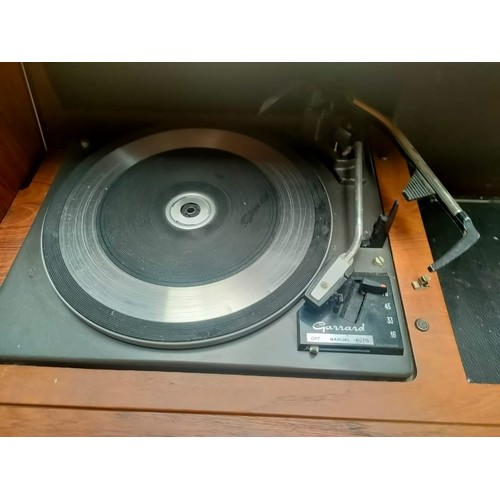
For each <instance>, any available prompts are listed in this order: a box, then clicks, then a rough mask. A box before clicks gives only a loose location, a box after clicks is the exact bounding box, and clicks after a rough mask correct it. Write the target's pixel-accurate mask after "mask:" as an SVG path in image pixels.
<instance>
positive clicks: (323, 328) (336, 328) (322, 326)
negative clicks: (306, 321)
mask: <svg viewBox="0 0 500 500" xmlns="http://www.w3.org/2000/svg"><path fill="white" fill-rule="evenodd" d="M312 327H313V328H314V329H315V330H317V331H319V332H323V333H326V332H364V331H365V324H364V323H361V325H359V326H342V325H327V324H326V323H325V322H324V321H317V322H316V323H314V325H313V326H312Z"/></svg>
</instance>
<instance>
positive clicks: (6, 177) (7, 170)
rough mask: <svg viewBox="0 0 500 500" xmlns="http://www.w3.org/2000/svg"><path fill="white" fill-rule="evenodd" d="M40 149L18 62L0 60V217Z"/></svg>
mask: <svg viewBox="0 0 500 500" xmlns="http://www.w3.org/2000/svg"><path fill="white" fill-rule="evenodd" d="M43 153H44V148H43V143H42V139H41V136H40V132H39V130H38V124H37V122H36V116H35V113H34V110H33V106H32V103H31V98H30V95H29V92H28V88H27V86H26V82H25V79H24V74H23V70H22V67H21V64H20V63H0V220H2V218H3V216H4V215H5V213H6V211H7V209H8V208H9V206H10V204H11V203H12V200H13V199H14V197H15V196H16V193H17V191H18V190H19V189H20V187H21V186H22V184H23V183H24V182H25V180H26V178H27V177H28V176H29V174H30V172H31V171H32V169H33V168H34V167H36V165H37V163H38V162H39V161H40V160H41V159H42V155H43Z"/></svg>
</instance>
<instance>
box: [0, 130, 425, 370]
mask: <svg viewBox="0 0 500 500" xmlns="http://www.w3.org/2000/svg"><path fill="white" fill-rule="evenodd" d="M363 180H364V182H363V187H362V192H363V199H364V210H363V225H364V228H366V229H368V228H370V229H371V228H372V226H373V224H374V222H375V221H376V219H377V217H378V215H379V214H380V213H381V206H380V200H379V194H378V189H377V185H376V181H375V178H374V174H373V171H372V169H371V168H370V163H369V162H365V164H364V167H363ZM354 195H355V193H354V186H353V185H352V183H350V182H341V181H340V179H339V177H338V176H336V175H334V172H333V171H332V168H331V166H330V165H327V164H326V162H325V161H323V157H322V156H321V155H316V154H314V152H312V151H305V150H304V149H303V148H302V147H300V148H296V147H294V146H293V145H291V144H290V143H288V142H286V143H285V142H284V141H281V142H280V141H277V140H276V139H274V138H273V139H270V140H268V139H267V138H266V139H263V138H262V137H261V136H258V135H255V134H247V133H241V132H234V131H229V130H217V129H194V128H193V129H175V130H167V131H163V132H158V133H154V134H150V135H146V136H143V137H138V138H135V139H133V140H127V141H125V142H121V143H117V144H114V145H112V146H109V147H107V148H105V149H103V150H100V151H99V152H97V153H94V154H92V155H90V156H88V157H87V158H85V159H84V160H83V161H79V160H76V159H75V158H71V157H69V158H68V159H67V161H66V162H65V164H64V166H63V168H62V169H61V171H60V172H59V174H58V178H57V180H56V182H55V184H54V186H53V188H52V189H51V192H50V193H49V195H48V197H47V199H46V201H45V203H44V205H43V206H42V209H41V210H40V213H39V214H38V217H37V219H36V221H35V223H34V224H33V226H32V228H31V231H30V233H29V235H28V237H27V238H26V240H25V243H24V245H23V247H22V249H21V251H20V253H19V255H18V257H17V259H16V261H15V263H14V265H13V267H12V269H11V271H10V273H9V275H8V276H7V279H6V281H5V283H4V285H3V287H2V288H1V289H0V318H2V322H1V327H0V359H1V360H2V362H5V363H12V362H14V363H26V364H49V365H64V366H92V367H101V368H106V367H107V368H134V369H158V370H177V371H198V372H218V373H226V372H227V373H243V374H262V375H267V374H274V375H291V376H312V377H349V378H368V379H387V380H406V379H410V378H412V377H413V376H414V373H415V369H414V363H413V358H412V353H411V348H410V344H409V339H408V334H407V329H406V323H405V318H404V313H403V309H402V305H401V300H400V295H399V290H398V286H397V281H396V276H395V271H394V267H393V264H392V258H391V252H390V248H389V244H388V242H387V241H386V242H385V243H383V246H382V247H381V248H370V247H369V245H366V246H365V247H362V248H360V249H359V251H358V252H357V254H356V256H355V258H354V262H353V266H352V267H353V272H352V273H351V274H350V275H349V276H348V277H346V282H345V283H344V284H343V285H342V286H341V287H339V289H338V290H337V293H335V294H333V296H332V299H331V300H329V301H328V302H327V303H326V304H324V305H322V306H321V307H313V305H311V304H310V303H306V302H305V300H304V293H305V292H306V290H307V289H308V287H310V285H311V283H312V282H313V280H314V278H315V277H316V275H318V273H320V270H321V269H322V268H323V266H324V264H325V262H329V261H330V259H332V258H334V257H336V256H338V255H340V254H342V253H343V252H345V251H346V249H347V248H348V247H349V243H350V241H351V240H352V233H353V229H352V227H353V219H354V213H353V210H352V209H351V207H353V205H354ZM346 276H347V275H346Z"/></svg>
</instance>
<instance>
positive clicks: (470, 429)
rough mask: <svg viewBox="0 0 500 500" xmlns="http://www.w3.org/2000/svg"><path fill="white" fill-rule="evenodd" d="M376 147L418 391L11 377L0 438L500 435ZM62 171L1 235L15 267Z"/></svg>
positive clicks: (28, 196)
mask: <svg viewBox="0 0 500 500" xmlns="http://www.w3.org/2000/svg"><path fill="white" fill-rule="evenodd" d="M374 147H375V151H376V157H377V158H376V169H377V174H378V177H379V183H380V186H381V191H382V199H383V202H384V205H385V206H386V207H387V208H389V207H390V205H392V202H393V200H394V199H398V200H400V203H401V206H400V210H399V214H398V216H397V218H396V220H395V222H394V225H393V228H392V231H391V238H390V241H391V247H392V250H393V254H394V259H395V264H396V269H397V274H398V281H399V285H400V289H401V294H402V299H403V303H404V307H405V312H406V319H407V323H408V326H409V331H410V337H411V342H412V346H413V350H414V354H415V360H416V365H417V370H418V373H417V376H416V378H415V380H413V381H411V382H368V381H347V380H325V379H321V380H319V379H305V378H285V377H258V376H242V375H216V374H196V373H173V372H172V373H167V372H146V371H133V370H97V369H76V368H56V367H35V366H13V365H3V366H0V405H3V406H1V407H0V433H3V434H16V433H17V434H19V435H27V434H28V435H29V434H34V435H53V434H58V433H60V434H65V433H67V434H68V435H73V434H79V435H103V434H105V435H111V434H112V435H144V434H148V433H153V434H158V435H500V386H496V385H476V384H469V383H467V381H466V379H465V375H464V371H463V369H462V365H461V362H460V357H459V353H458V350H457V347H456V344H455V340H454V337H453V332H452V329H451V326H450V321H449V318H448V314H447V311H446V306H445V303H444V299H443V296H442V292H441V288H440V285H439V279H438V277H437V275H435V274H434V275H433V276H432V281H431V286H430V287H429V288H427V289H421V290H413V288H412V287H411V281H412V280H415V279H416V278H417V277H418V276H420V275H421V274H422V273H424V272H426V268H427V266H428V264H429V263H430V262H431V261H432V256H431V252H430V249H429V245H428V242H427V239H426V236H425V231H424V228H423V224H422V221H421V218H420V213H419V210H418V206H417V204H416V202H412V203H408V202H406V201H404V200H403V199H402V196H401V191H402V189H403V187H404V186H405V185H406V183H407V181H408V178H409V174H408V169H407V166H406V163H405V161H404V160H403V159H402V157H401V156H400V155H399V153H398V152H397V150H396V149H395V148H394V147H393V146H392V145H391V144H390V143H389V142H388V141H387V140H386V139H385V138H383V137H381V136H378V135H377V136H376V137H375V142H374ZM381 158H387V159H381ZM57 163H58V159H57V158H56V159H55V160H49V161H47V162H46V163H45V164H44V165H43V168H42V169H41V170H40V172H39V175H37V177H36V179H35V182H34V183H33V184H32V186H31V187H30V188H29V189H28V190H27V191H26V192H25V193H22V194H20V197H19V198H18V199H17V200H16V202H15V203H14V204H13V206H12V208H11V211H10V213H9V218H8V219H6V220H5V222H4V223H3V224H2V225H0V255H3V254H4V253H5V246H6V245H7V247H8V248H10V252H11V253H10V255H12V254H13V253H14V250H15V249H14V247H15V244H14V243H12V242H17V243H16V244H18V243H19V242H20V240H22V238H23V237H24V235H25V233H26V228H27V227H29V225H30V224H31V222H32V220H33V216H34V212H35V210H34V209H33V207H34V205H36V204H37V203H40V202H41V198H43V195H44V193H45V191H46V189H47V180H48V179H49V178H50V176H51V175H53V173H54V171H55V169H56V167H57ZM21 196H23V197H22V198H21ZM30 203H31V204H32V205H31V207H32V209H29V208H28V209H27V208H26V206H27V205H28V206H30ZM9 221H15V225H17V226H16V227H17V228H18V229H16V228H15V227H14V228H13V227H11V226H10V224H9ZM17 233H19V234H17ZM2 235H3V236H2ZM7 235H8V237H7ZM16 235H17V236H16ZM9 245H10V247H9ZM8 267H10V264H9V261H6V262H2V263H0V268H1V269H2V271H1V272H3V273H5V271H6V270H7V268H8ZM417 318H425V319H426V320H427V321H429V323H430V330H429V331H428V332H427V333H422V332H420V331H418V330H417V329H416V328H415V327H414V322H415V320H416V319H417ZM148 429H149V430H148Z"/></svg>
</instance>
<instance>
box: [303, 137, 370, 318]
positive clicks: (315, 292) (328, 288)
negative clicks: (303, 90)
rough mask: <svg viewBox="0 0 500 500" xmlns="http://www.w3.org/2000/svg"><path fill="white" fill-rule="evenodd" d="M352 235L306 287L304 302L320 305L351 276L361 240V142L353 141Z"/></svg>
mask: <svg viewBox="0 0 500 500" xmlns="http://www.w3.org/2000/svg"><path fill="white" fill-rule="evenodd" d="M354 157H355V166H354V169H355V171H354V218H355V225H354V237H353V240H352V243H351V245H350V247H349V248H348V250H347V251H346V252H345V253H343V254H341V255H339V256H338V257H333V258H331V259H330V260H328V261H327V262H326V264H325V265H324V266H323V267H322V268H321V269H320V271H319V273H318V275H317V276H316V278H315V279H314V280H313V282H312V284H311V285H310V286H309V288H308V289H307V291H306V293H305V295H304V298H305V300H306V302H308V303H309V304H311V305H313V306H315V307H318V308H319V307H321V306H322V305H323V304H324V303H325V302H327V301H328V300H329V299H330V297H332V295H333V294H334V293H336V292H337V290H338V289H339V288H340V287H341V286H342V285H343V284H344V283H345V282H346V281H347V280H348V279H349V278H350V277H351V275H352V273H353V272H354V269H353V267H352V263H353V260H354V256H355V255H356V253H357V251H358V250H359V247H360V245H361V241H362V235H363V143H362V142H360V141H357V142H355V143H354Z"/></svg>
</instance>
